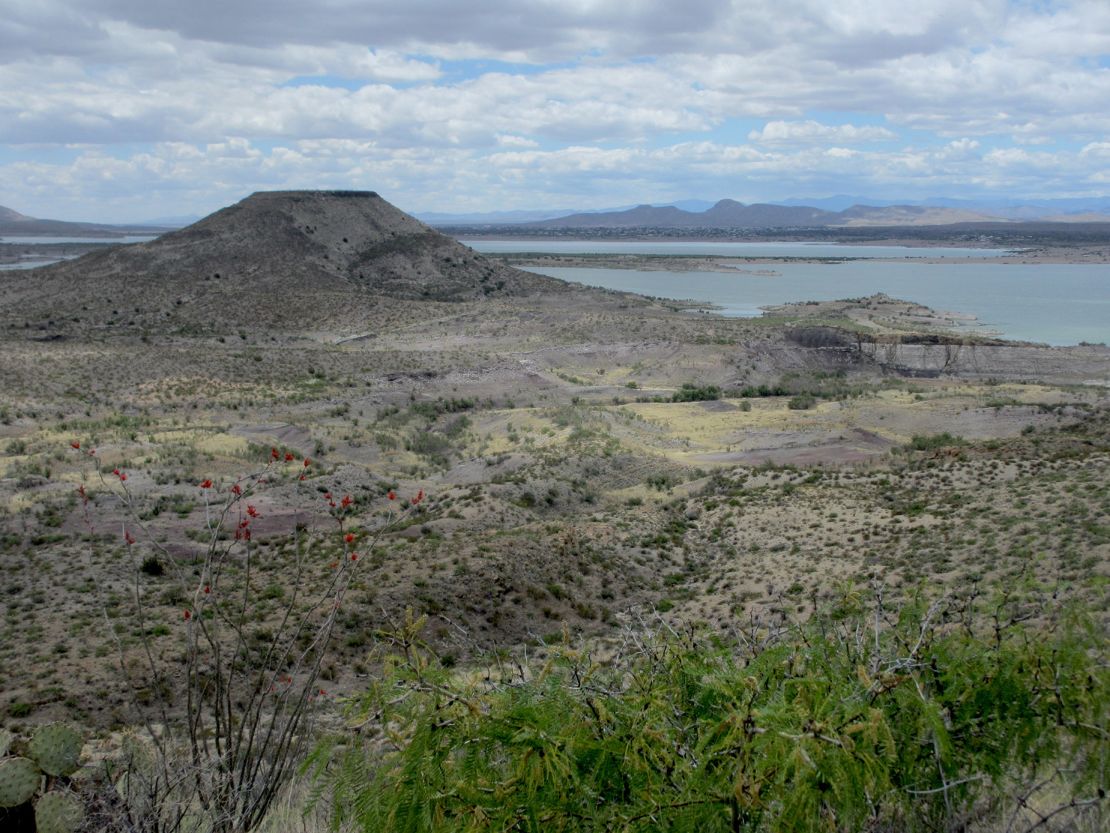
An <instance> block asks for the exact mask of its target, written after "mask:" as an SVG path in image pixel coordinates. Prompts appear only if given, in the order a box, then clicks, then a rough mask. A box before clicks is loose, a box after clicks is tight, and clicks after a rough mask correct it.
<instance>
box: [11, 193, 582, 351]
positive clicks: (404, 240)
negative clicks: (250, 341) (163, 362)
mask: <svg viewBox="0 0 1110 833" xmlns="http://www.w3.org/2000/svg"><path fill="white" fill-rule="evenodd" d="M0 274H2V273H0ZM565 286H566V285H565V284H563V283H562V282H561V281H556V280H552V279H550V278H542V277H539V276H536V275H532V274H529V273H526V272H521V271H519V270H516V269H512V268H510V267H506V266H502V265H500V264H497V263H493V262H491V261H488V260H486V259H485V258H483V257H481V256H480V255H478V254H476V253H475V252H473V251H472V250H470V249H468V248H466V247H465V246H463V245H461V244H459V243H457V242H456V241H455V240H453V239H451V238H449V237H446V236H445V235H442V234H440V233H439V232H437V231H435V230H433V229H431V228H430V227H428V226H426V225H424V224H423V223H421V222H420V221H418V220H416V219H414V218H413V217H410V216H409V215H407V214H405V213H404V212H402V211H400V210H398V209H397V208H395V207H394V206H392V205H390V204H389V203H388V202H386V201H385V200H383V199H382V198H381V197H379V196H378V195H377V194H375V193H373V192H365V191H275V192H262V193H256V194H253V195H252V196H250V197H248V198H246V199H245V200H242V201H241V202H239V203H236V204H235V205H232V206H229V207H228V208H224V209H222V210H220V211H217V212H216V213H215V214H212V215H210V216H208V217H206V218H205V219H203V220H201V221H199V222H197V223H195V224H193V225H191V226H189V227H187V228H184V229H181V230H180V231H176V232H173V233H170V234H166V235H164V236H162V237H160V238H158V239H157V240H154V241H152V242H150V243H142V244H135V245H129V246H119V247H114V248H112V249H109V250H107V251H103V252H95V253H92V254H89V255H86V256H85V257H82V258H80V259H78V260H74V261H70V262H67V263H61V264H55V265H53V266H49V267H45V268H42V269H37V270H34V271H31V272H22V271H13V272H9V273H7V274H6V275H2V277H0V323H2V324H3V325H4V329H6V330H9V332H10V331H11V330H18V329H29V330H32V331H34V332H37V333H38V334H39V335H40V336H41V335H42V334H43V332H44V331H45V333H47V334H50V335H65V334H77V333H94V332H97V331H100V332H109V333H111V332H124V333H126V332H131V333H134V332H137V331H139V332H158V333H173V332H181V333H183V334H203V333H221V332H227V331H234V330H237V329H238V330H242V329H257V328H266V329H271V330H277V331H284V332H295V331H304V330H326V329H331V328H335V329H346V328H348V327H357V326H359V325H360V324H364V323H365V321H366V318H367V316H371V315H373V314H375V313H381V312H382V311H383V308H384V309H388V310H391V311H392V312H394V313H396V312H403V311H404V309H405V308H406V307H411V305H412V304H413V303H419V302H425V303H426V302H437V301H438V302H459V301H480V300H482V299H485V298H496V297H514V296H522V295H534V294H537V293H545V292H559V291H563V290H564V289H565Z"/></svg>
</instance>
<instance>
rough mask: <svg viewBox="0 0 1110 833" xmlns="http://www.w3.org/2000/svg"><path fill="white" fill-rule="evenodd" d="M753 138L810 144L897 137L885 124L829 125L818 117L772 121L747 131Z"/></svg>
mask: <svg viewBox="0 0 1110 833" xmlns="http://www.w3.org/2000/svg"><path fill="white" fill-rule="evenodd" d="M748 138H749V139H750V140H751V141H753V142H761V143H763V144H797V143H804V144H810V143H812V142H815V141H822V142H840V143H842V144H856V143H861V142H884V141H889V140H890V139H894V138H897V137H896V134H895V133H893V132H891V131H890V130H887V129H886V128H885V127H874V126H871V125H863V126H856V125H854V124H841V125H835V126H834V125H829V124H821V123H820V122H816V121H769V122H767V124H765V125H763V128H762V129H760V130H753V131H751V132H750V133H749V134H748Z"/></svg>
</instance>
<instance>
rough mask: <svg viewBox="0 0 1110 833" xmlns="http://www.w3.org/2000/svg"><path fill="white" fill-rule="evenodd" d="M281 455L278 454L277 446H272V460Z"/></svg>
mask: <svg viewBox="0 0 1110 833" xmlns="http://www.w3.org/2000/svg"><path fill="white" fill-rule="evenodd" d="M280 456H281V455H280V454H278V450H277V449H276V448H271V449H270V459H271V460H277V459H278V458H279V457H280Z"/></svg>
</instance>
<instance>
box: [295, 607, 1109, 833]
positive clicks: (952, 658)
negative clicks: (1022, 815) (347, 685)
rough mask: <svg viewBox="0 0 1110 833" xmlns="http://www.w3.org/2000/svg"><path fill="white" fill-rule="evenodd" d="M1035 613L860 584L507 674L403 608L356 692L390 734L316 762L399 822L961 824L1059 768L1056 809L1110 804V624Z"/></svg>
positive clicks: (354, 816) (524, 827) (371, 821)
mask: <svg viewBox="0 0 1110 833" xmlns="http://www.w3.org/2000/svg"><path fill="white" fill-rule="evenodd" d="M1029 614H1030V611H1029V610H1028V609H1022V608H1020V607H1019V606H1016V605H1014V604H1011V603H1010V602H1009V601H1004V602H998V603H997V604H992V605H989V606H988V605H977V604H976V603H974V602H971V601H966V600H965V601H963V602H960V603H956V602H951V601H949V602H945V603H934V604H927V603H926V602H925V601H924V600H922V599H914V600H912V601H911V602H910V603H909V604H907V605H906V606H905V607H904V608H902V609H901V610H900V611H898V612H897V613H896V614H889V613H887V612H885V611H883V610H882V609H881V607H880V606H878V604H877V603H869V604H865V603H864V602H863V601H862V600H861V599H860V597H859V596H858V595H855V594H847V595H845V596H844V598H843V599H842V601H841V602H840V603H839V604H838V605H837V606H836V607H835V608H834V609H832V610H829V611H826V612H825V613H824V614H822V615H818V616H814V617H813V618H812V619H811V620H810V621H809V622H808V623H807V624H805V625H798V626H794V627H788V628H781V629H777V630H776V629H762V630H760V629H752V630H751V631H750V632H748V633H746V634H744V636H743V638H739V639H736V640H725V639H723V638H721V637H720V636H714V635H710V634H708V633H698V632H693V633H685V634H678V633H675V632H673V631H671V630H670V629H669V628H667V627H666V626H664V625H660V626H659V627H658V628H656V629H654V630H652V629H633V630H630V631H629V633H628V634H627V639H626V643H625V645H626V649H625V650H624V651H622V652H621V654H620V655H619V656H618V657H617V658H616V659H615V660H613V661H611V662H609V663H608V664H606V665H601V664H598V663H596V662H592V661H591V660H590V658H589V656H588V655H587V654H585V653H583V652H581V651H577V650H574V649H572V648H571V647H570V646H569V645H566V644H564V646H563V647H562V649H560V650H558V651H557V652H556V656H555V658H554V659H551V660H550V661H548V662H547V663H546V664H545V665H544V666H542V667H541V668H537V669H532V671H531V672H529V673H525V674H523V675H520V676H519V677H515V678H513V679H502V680H501V682H489V679H490V675H484V676H483V675H476V674H474V675H459V674H458V673H453V672H452V671H450V670H447V669H444V668H443V667H442V665H441V663H439V662H438V661H437V660H436V658H435V656H434V655H433V654H432V653H431V652H430V651H429V650H428V649H427V648H425V647H423V646H422V644H421V643H420V642H419V637H418V631H419V626H420V623H419V622H415V623H414V622H409V624H408V625H406V626H405V627H404V628H403V629H402V630H401V631H399V632H398V633H395V634H392V635H390V637H389V640H390V642H391V644H392V646H393V649H394V650H393V653H391V654H390V655H389V656H387V657H386V658H385V663H384V664H385V672H384V675H383V677H382V679H381V681H380V682H379V683H377V684H376V685H375V686H374V687H373V688H372V689H371V690H370V692H369V693H368V694H367V695H366V697H365V698H364V700H363V701H362V702H361V704H360V714H359V720H360V725H361V726H362V731H363V732H369V730H371V729H373V728H374V727H376V729H377V736H376V738H375V739H374V740H373V742H372V743H370V744H369V745H361V744H355V743H351V742H350V741H351V739H350V738H346V739H343V743H341V744H340V745H339V746H332V747H327V746H325V747H322V748H321V749H320V750H318V752H317V753H316V755H315V757H314V759H313V760H314V764H315V766H316V767H317V771H318V772H319V773H323V772H325V771H327V772H328V775H327V779H328V784H329V786H330V788H331V790H332V793H333V794H332V798H333V799H334V805H333V806H334V807H335V808H336V812H337V822H343V823H353V824H354V826H355V827H357V828H359V829H363V830H367V831H390V832H393V831H396V832H397V833H401V831H404V833H417V831H421V832H424V831H427V832H428V833H431V831H436V833H447V832H449V831H506V830H514V831H515V830H520V831H544V833H552V831H643V832H644V833H648V831H691V832H693V831H697V832H698V833H710V832H711V831H754V830H768V831H810V830H812V831H817V830H905V831H912V830H943V829H963V827H964V826H965V825H966V823H967V820H968V819H970V818H972V816H973V815H974V816H976V817H977V818H979V819H980V820H982V819H984V818H990V817H991V815H992V813H993V814H994V815H996V816H997V815H998V814H1000V813H1002V812H1004V811H1006V810H1008V809H1012V808H1011V806H1010V805H1006V804H1005V801H1006V800H1007V797H1008V796H1011V795H1013V794H1015V792H1019V791H1020V790H1018V786H1017V785H1024V784H1027V783H1030V782H1031V780H1034V781H1035V780H1039V779H1041V778H1042V777H1044V776H1045V773H1046V772H1048V773H1056V774H1057V775H1058V776H1059V778H1058V779H1057V780H1055V781H1054V782H1053V783H1054V787H1053V789H1054V790H1055V792H1054V793H1053V796H1054V800H1058V801H1059V802H1060V807H1061V808H1062V809H1060V810H1059V811H1058V812H1060V813H1061V815H1060V816H1059V819H1060V820H1061V821H1063V820H1064V819H1066V818H1068V814H1069V813H1070V814H1077V813H1082V812H1099V811H1104V810H1105V808H1104V807H1101V805H1102V804H1104V803H1105V801H1104V799H1103V798H1101V796H1104V795H1105V789H1106V778H1107V775H1106V772H1107V763H1108V756H1110V753H1108V747H1107V743H1106V739H1107V736H1108V735H1107V713H1106V710H1107V704H1108V703H1110V674H1108V672H1107V664H1106V662H1105V660H1106V657H1105V642H1104V641H1103V640H1102V638H1101V636H1100V632H1099V630H1098V628H1096V627H1095V626H1094V625H1092V624H1091V622H1090V621H1088V620H1086V619H1084V618H1083V617H1082V616H1080V615H1078V614H1074V613H1072V612H1067V611H1059V612H1050V611H1044V610H1040V611H1037V615H1039V616H1041V617H1042V619H1041V622H1040V623H1038V625H1036V626H1032V625H1028V624H1021V622H1022V620H1023V619H1026V618H1027V616H1028V615H1029ZM1046 622H1047V624H1046ZM340 750H343V751H340ZM1030 779H1031V780H1030ZM1048 780H1052V779H1051V778H1050V779H1048ZM1046 783H1047V781H1046ZM1092 808H1093V809H1092ZM1018 809H1020V808H1018Z"/></svg>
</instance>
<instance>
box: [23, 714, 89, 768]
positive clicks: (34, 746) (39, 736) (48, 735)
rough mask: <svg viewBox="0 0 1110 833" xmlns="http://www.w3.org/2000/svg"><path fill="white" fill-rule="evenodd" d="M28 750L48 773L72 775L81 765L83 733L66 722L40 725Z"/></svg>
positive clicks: (32, 737)
mask: <svg viewBox="0 0 1110 833" xmlns="http://www.w3.org/2000/svg"><path fill="white" fill-rule="evenodd" d="M27 751H28V752H29V753H30V755H31V757H32V758H34V759H35V760H36V761H37V762H38V765H39V766H40V767H42V770H43V772H45V773H47V774H48V775H72V774H73V773H74V772H76V771H77V767H78V766H79V765H80V764H79V759H80V757H81V735H80V734H79V733H78V732H77V730H76V729H74V728H72V727H71V726H66V725H65V724H64V723H51V724H50V725H49V726H40V727H39V728H38V729H36V730H35V734H34V735H32V736H31V742H30V743H29V744H28V746H27Z"/></svg>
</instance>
